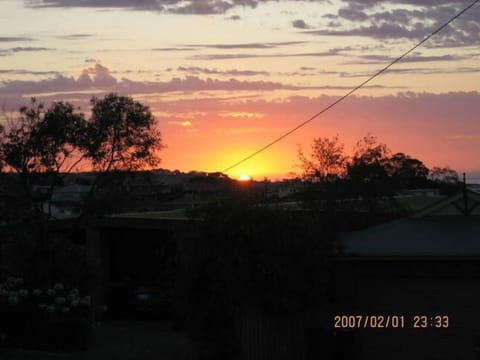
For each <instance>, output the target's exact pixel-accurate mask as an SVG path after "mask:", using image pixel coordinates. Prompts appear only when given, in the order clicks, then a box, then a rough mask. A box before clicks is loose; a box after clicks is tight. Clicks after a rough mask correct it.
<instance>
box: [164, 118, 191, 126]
mask: <svg viewBox="0 0 480 360" xmlns="http://www.w3.org/2000/svg"><path fill="white" fill-rule="evenodd" d="M168 123H169V124H170V125H176V126H181V127H190V126H192V125H193V124H192V122H191V121H190V120H185V121H168Z"/></svg>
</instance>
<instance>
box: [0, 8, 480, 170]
mask: <svg viewBox="0 0 480 360" xmlns="http://www.w3.org/2000/svg"><path fill="white" fill-rule="evenodd" d="M471 2H472V1H471V0H456V1H452V0H396V1H382V0H330V1H328V0H311V1H287V0H278V1H267V0H194V1H193V0H192V1H189V0H1V2H0V29H1V31H0V105H1V106H2V108H3V109H4V110H5V111H9V110H14V109H17V108H18V106H19V105H20V104H23V103H26V102H27V100H28V98H29V97H31V96H36V97H37V98H40V99H41V100H42V101H44V102H45V103H50V102H51V101H58V100H64V101H70V102H73V103H75V104H76V105H79V106H81V108H82V110H84V111H85V112H86V113H88V110H89V105H88V100H89V99H90V98H91V97H92V95H97V96H101V95H102V94H104V93H107V92H118V93H120V94H125V95H131V96H133V97H134V98H135V99H136V100H139V101H141V102H143V103H145V104H147V105H149V106H150V107H151V109H152V110H153V112H154V114H155V115H156V118H157V119H158V123H159V127H160V130H161V132H162V135H163V141H164V143H165V144H166V145H167V148H166V149H164V150H163V151H162V152H161V154H160V156H161V158H162V163H161V167H164V168H169V169H172V170H173V169H180V170H182V171H190V170H199V171H200V170H201V171H222V170H223V169H225V168H227V167H228V166H230V165H232V164H233V163H235V162H237V161H238V160H240V159H241V158H243V157H244V156H246V155H249V154H250V153H251V152H253V151H255V150H257V148H260V147H262V146H263V145H265V144H266V143H268V142H270V141H271V140H273V139H274V138H276V137H278V136H280V135H281V134H282V133H284V132H286V131H288V130H290V129H291V128H293V127H294V126H296V125H297V124H298V123H300V122H302V121H304V120H306V119H308V118H309V117H310V116H312V115H313V114H315V113H317V112H318V111H320V110H321V109H322V108H323V107H325V106H327V105H328V104H330V103H331V102H332V101H334V100H335V99H337V98H338V96H341V95H343V94H345V93H346V92H347V91H348V90H350V89H351V88H352V87H354V86H356V85H358V84H359V83H361V82H362V81H363V80H364V79H366V78H367V77H368V76H370V75H371V74H373V73H374V72H375V71H377V70H378V69H380V68H382V67H384V66H385V65H386V64H388V63H389V62H390V61H391V60H392V59H393V58H395V57H397V56H398V55H400V54H401V53H403V52H404V51H406V50H408V49H409V48H410V47H412V46H413V45H414V44H415V43H416V42H418V41H419V40H420V39H422V38H423V37H424V36H426V35H427V34H428V33H430V32H431V31H432V30H434V29H435V28H436V27H438V26H439V25H440V24H442V23H443V22H445V21H447V20H448V19H449V18H450V17H452V16H453V15H454V14H455V13H456V12H458V11H459V10H460V9H461V8H463V7H466V6H467V5H468V4H469V3H471ZM479 34H480V5H476V6H475V7H473V8H472V9H471V10H470V11H469V12H468V13H466V14H465V15H464V16H463V17H461V18H460V19H458V20H457V21H456V22H454V23H453V24H452V26H451V27H449V28H448V29H446V30H445V31H443V32H441V33H440V34H439V35H438V36H436V37H434V38H432V39H431V40H430V41H429V42H427V43H426V44H425V45H424V46H422V47H421V48H419V49H417V51H415V52H414V53H413V54H411V55H410V56H409V57H408V58H406V59H405V60H404V61H402V62H401V63H398V64H396V65H395V66H394V67H393V68H392V69H391V70H390V71H389V72H388V73H386V74H384V75H382V76H380V77H378V78H377V79H375V80H374V81H373V82H372V83H370V84H368V86H366V87H365V88H363V89H362V90H360V91H359V92H358V93H357V94H356V95H355V96H353V97H351V98H349V99H347V100H346V101H345V102H343V103H341V104H340V105H338V106H336V107H335V108H333V109H332V110H330V111H329V112H328V113H326V114H325V115H322V116H321V117H319V118H317V119H316V120H315V121H314V122H312V123H310V124H309V125H307V126H306V127H304V128H302V129H301V130H300V131H298V132H297V133H295V134H294V135H292V136H290V137H288V138H287V139H285V140H284V141H282V142H281V143H279V144H277V145H275V146H274V147H272V148H270V149H269V150H268V151H266V152H264V153H262V154H261V155H259V156H258V157H255V158H253V159H251V160H250V161H248V162H246V163H244V164H242V165H241V166H239V167H238V168H235V169H233V170H231V171H230V172H229V175H231V176H233V177H238V176H239V175H240V174H248V175H250V176H252V177H253V178H254V179H259V178H263V177H264V176H268V177H270V178H282V177H287V174H288V173H290V172H297V173H298V172H299V171H300V169H299V168H298V167H297V166H296V165H297V164H298V160H297V149H298V146H302V147H303V148H304V150H305V152H307V153H308V151H309V148H310V144H311V142H312V139H313V138H314V137H319V136H333V135H335V134H338V135H339V138H340V139H341V140H342V141H343V142H344V143H345V147H346V149H347V150H348V151H350V150H351V149H352V147H353V145H354V143H355V142H356V140H358V139H359V138H361V137H362V136H364V135H366V134H367V133H369V132H370V133H372V134H374V135H376V136H377V137H378V139H379V140H380V141H382V142H384V143H386V144H387V145H388V146H389V147H390V148H391V150H392V151H393V152H405V153H407V154H409V155H411V156H413V157H416V158H419V159H421V160H423V161H424V162H425V163H426V165H427V166H429V167H432V166H445V165H450V166H451V167H452V168H454V169H456V170H457V171H459V172H462V171H467V172H468V173H469V174H472V175H471V176H477V177H480V158H479V153H480V93H479V90H480V35H479Z"/></svg>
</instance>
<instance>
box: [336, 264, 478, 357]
mask: <svg viewBox="0 0 480 360" xmlns="http://www.w3.org/2000/svg"><path fill="white" fill-rule="evenodd" d="M342 273H343V275H342V276H343V278H344V279H343V284H344V285H343V296H344V297H343V299H341V301H340V302H339V311H340V312H342V311H345V313H349V314H352V313H353V314H355V315H357V314H358V315H402V316H404V317H405V328H404V329H367V330H363V329H360V330H355V354H356V357H355V359H369V360H374V359H386V358H388V359H393V360H394V359H399V360H400V359H409V360H414V359H422V360H423V359H438V360H440V359H465V360H470V359H472V360H473V359H475V351H474V341H475V339H476V337H478V334H480V276H479V275H480V264H479V262H475V261H389V262H378V261H377V262H376V261H371V262H368V261H366V262H354V263H350V264H346V265H345V266H344V268H343V269H342ZM345 296H347V297H348V298H345ZM342 302H343V307H342ZM343 309H345V310H343ZM415 315H427V316H435V315H446V316H448V317H449V327H448V328H446V329H443V328H442V329H437V328H428V329H416V328H413V320H414V319H413V316H415Z"/></svg>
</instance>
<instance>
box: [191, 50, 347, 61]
mask: <svg viewBox="0 0 480 360" xmlns="http://www.w3.org/2000/svg"><path fill="white" fill-rule="evenodd" d="M347 50H350V48H349V47H345V48H332V49H329V50H327V51H319V52H308V53H293V54H285V53H277V54H238V53H237V54H231V53H230V54H204V55H194V56H192V57H190V59H192V60H231V59H250V58H282V57H283V58H286V57H323V56H337V55H341V53H342V52H344V51H347Z"/></svg>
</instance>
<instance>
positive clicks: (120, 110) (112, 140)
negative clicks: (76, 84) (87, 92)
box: [85, 94, 162, 172]
mask: <svg viewBox="0 0 480 360" xmlns="http://www.w3.org/2000/svg"><path fill="white" fill-rule="evenodd" d="M91 104H92V117H91V119H90V122H89V126H88V144H86V146H85V148H86V156H87V157H88V158H89V159H91V160H92V163H93V166H94V168H95V169H96V170H97V171H100V172H108V171H111V170H135V169H141V168H144V167H153V166H156V165H158V163H159V159H158V157H157V153H156V151H158V150H160V149H161V148H162V145H161V135H160V132H159V131H158V130H157V129H156V128H155V125H156V124H155V118H154V117H153V115H152V113H151V111H150V109H149V108H148V107H147V106H145V105H142V104H141V103H139V102H137V101H134V100H133V99H132V98H130V97H126V96H119V95H116V94H109V95H106V96H105V97H104V98H103V99H97V98H93V99H92V100H91Z"/></svg>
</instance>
